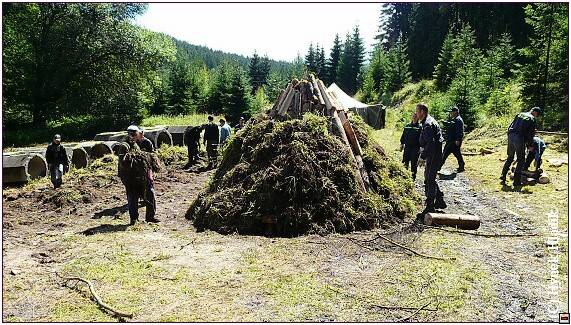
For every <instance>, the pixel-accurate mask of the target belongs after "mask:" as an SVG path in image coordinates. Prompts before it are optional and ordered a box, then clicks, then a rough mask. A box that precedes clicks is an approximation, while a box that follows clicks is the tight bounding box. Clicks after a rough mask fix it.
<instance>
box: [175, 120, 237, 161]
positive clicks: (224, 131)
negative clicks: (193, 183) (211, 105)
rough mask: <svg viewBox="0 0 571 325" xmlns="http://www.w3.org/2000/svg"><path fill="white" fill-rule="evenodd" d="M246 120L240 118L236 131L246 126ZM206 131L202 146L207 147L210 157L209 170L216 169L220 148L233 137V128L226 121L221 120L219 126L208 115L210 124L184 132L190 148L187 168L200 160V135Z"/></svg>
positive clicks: (191, 127)
mask: <svg viewBox="0 0 571 325" xmlns="http://www.w3.org/2000/svg"><path fill="white" fill-rule="evenodd" d="M244 123H245V119H244V118H243V117H240V121H239V122H238V124H237V125H236V126H235V127H234V129H235V130H236V131H238V130H239V129H241V128H242V127H243V126H244ZM202 131H204V137H203V140H202V144H203V145H204V146H205V147H206V155H207V157H208V168H214V167H216V163H217V160H218V147H220V146H222V145H224V143H226V141H228V139H229V138H230V136H231V135H232V128H231V127H230V125H229V124H228V123H226V120H225V119H223V118H221V119H220V121H219V125H216V123H214V116H212V115H208V122H207V123H206V124H203V125H197V126H189V127H187V128H186V130H185V132H184V143H185V144H186V146H187V148H188V163H187V164H186V166H185V168H189V167H191V166H192V165H194V164H196V163H197V162H198V161H199V160H200V155H199V152H200V134H201V133H202Z"/></svg>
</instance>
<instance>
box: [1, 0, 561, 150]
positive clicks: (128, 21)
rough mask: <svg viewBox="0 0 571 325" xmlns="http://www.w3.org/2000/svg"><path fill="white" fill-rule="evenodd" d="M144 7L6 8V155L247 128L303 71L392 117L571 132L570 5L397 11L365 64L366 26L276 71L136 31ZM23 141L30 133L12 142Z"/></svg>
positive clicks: (390, 8) (383, 19) (387, 15)
mask: <svg viewBox="0 0 571 325" xmlns="http://www.w3.org/2000/svg"><path fill="white" fill-rule="evenodd" d="M145 10H146V5H145V4H127V3H123V4H103V3H101V4H94V3H89V4H85V3H42V4H37V3H4V4H3V28H4V35H3V36H4V37H3V44H2V45H3V89H4V92H3V94H4V95H3V98H2V104H3V116H4V119H3V129H4V131H5V132H4V143H5V145H19V144H25V143H29V142H33V141H41V139H43V138H44V137H47V138H49V134H51V133H52V132H55V131H58V132H63V131H66V130H74V132H73V134H70V132H67V133H68V134H69V137H71V138H75V139H81V138H85V137H88V136H91V135H93V134H94V133H96V132H98V131H101V130H103V129H105V130H109V129H116V128H121V127H124V126H125V125H128V124H130V123H138V122H140V121H141V119H142V118H144V117H145V116H149V115H155V114H167V115H180V114H191V113H197V112H200V113H203V112H209V113H215V114H224V115H225V116H226V117H227V118H228V119H230V120H231V121H234V120H236V119H237V118H238V117H239V116H250V115H252V114H255V113H256V112H258V111H260V110H261V109H262V108H263V107H264V106H266V105H268V104H269V102H270V101H271V100H273V99H274V98H275V97H276V96H277V94H278V93H279V91H280V89H281V88H282V87H283V86H284V85H285V83H286V82H287V80H288V79H290V78H293V77H301V76H303V74H304V73H305V72H307V71H311V72H314V73H316V74H317V75H318V76H319V77H320V78H321V79H323V80H324V81H325V82H326V83H327V84H330V83H333V82H335V83H337V84H338V85H339V86H340V87H341V88H342V89H344V90H345V91H346V92H347V93H349V94H351V95H355V96H356V97H357V98H358V99H360V100H362V101H364V102H370V103H373V102H375V103H376V102H382V103H383V104H385V105H390V106H398V105H399V103H400V102H401V101H402V99H403V96H408V95H410V93H411V92H413V93H414V95H415V96H416V97H417V98H421V99H423V100H425V101H427V104H428V105H429V106H430V107H431V108H432V109H433V111H434V112H435V115H436V116H438V117H443V116H444V112H445V111H446V109H447V108H448V107H449V106H451V105H454V104H455V105H457V106H458V107H460V109H461V110H462V112H463V116H464V118H465V120H466V122H467V125H468V127H469V128H475V127H478V126H480V125H481V123H482V121H483V120H484V117H490V116H508V115H513V113H515V112H517V111H520V110H525V109H527V108H529V107H531V106H540V107H542V108H544V110H545V112H546V114H545V116H544V118H543V123H542V128H545V129H558V130H560V129H567V128H568V125H567V117H568V104H569V97H568V71H569V67H568V42H569V40H568V5H567V4H557V3H539V4H516V3H509V4H508V3H506V4H470V3H463V4H462V3H423V4H413V3H394V4H392V3H389V4H384V5H382V6H379V13H380V15H379V33H378V35H377V36H376V44H375V47H374V48H373V49H372V51H367V50H366V48H365V45H364V41H363V39H362V36H361V35H360V31H359V26H355V27H354V29H353V30H351V31H349V32H348V33H347V34H346V35H342V36H340V35H332V38H334V42H333V46H332V48H331V49H325V48H323V46H322V45H321V44H320V41H321V40H316V41H315V42H314V43H312V44H311V45H310V46H309V49H308V50H307V53H306V54H305V55H304V57H301V56H298V58H296V59H295V60H294V62H291V63H290V62H278V61H274V60H271V59H270V58H268V57H266V56H262V55H259V54H258V53H256V51H255V49H252V56H251V57H244V56H240V55H236V54H229V53H224V52H221V51H215V50H211V49H209V48H206V47H203V46H196V45H192V44H188V43H186V42H184V41H180V40H176V39H174V38H172V37H170V36H168V35H164V34H160V33H156V32H152V31H149V30H146V29H143V28H141V27H139V26H137V25H135V24H134V23H133V20H134V18H135V17H137V16H138V15H141V14H142V13H144V12H145ZM21 130H27V132H25V133H26V136H23V133H24V132H16V131H21Z"/></svg>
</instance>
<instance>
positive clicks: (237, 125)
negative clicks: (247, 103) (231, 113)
mask: <svg viewBox="0 0 571 325" xmlns="http://www.w3.org/2000/svg"><path fill="white" fill-rule="evenodd" d="M244 124H246V119H244V117H243V116H241V117H240V120H239V121H238V124H236V126H235V127H234V130H236V132H238V131H240V130H241V129H242V128H243V127H244Z"/></svg>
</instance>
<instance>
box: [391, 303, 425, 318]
mask: <svg viewBox="0 0 571 325" xmlns="http://www.w3.org/2000/svg"><path fill="white" fill-rule="evenodd" d="M431 303H432V301H429V302H428V303H426V304H425V305H424V306H422V307H420V308H418V309H417V310H416V311H415V312H414V313H412V314H410V315H408V316H406V317H403V318H401V319H399V320H397V321H396V323H400V322H404V321H405V320H409V319H410V318H411V317H412V316H415V315H416V314H418V313H420V312H421V311H422V310H427V309H425V308H426V307H428V305H430V304H431Z"/></svg>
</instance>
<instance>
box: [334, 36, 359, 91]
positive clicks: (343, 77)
mask: <svg viewBox="0 0 571 325" xmlns="http://www.w3.org/2000/svg"><path fill="white" fill-rule="evenodd" d="M364 57H365V46H364V44H363V40H362V39H361V36H360V34H359V26H355V28H354V29H353V34H352V35H351V34H348V35H347V39H346V41H345V46H344V50H343V54H342V55H341V60H340V62H339V69H338V79H339V86H340V87H341V88H342V89H343V90H344V91H345V92H347V93H348V94H350V95H353V94H355V93H356V92H357V89H358V87H359V86H360V85H359V81H360V79H361V68H362V66H363V61H364Z"/></svg>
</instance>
